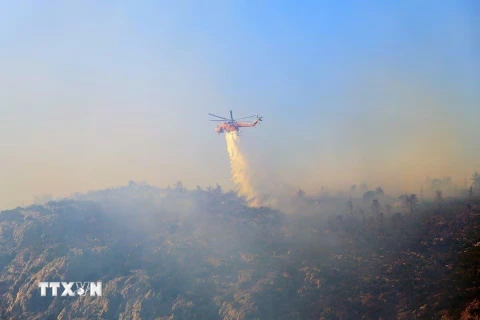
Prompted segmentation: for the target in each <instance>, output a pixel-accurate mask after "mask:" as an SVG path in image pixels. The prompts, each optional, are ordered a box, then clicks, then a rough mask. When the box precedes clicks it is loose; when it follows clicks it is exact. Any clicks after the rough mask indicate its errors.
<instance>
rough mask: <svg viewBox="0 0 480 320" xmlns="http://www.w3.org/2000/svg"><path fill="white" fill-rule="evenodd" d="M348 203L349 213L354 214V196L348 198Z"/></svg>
mask: <svg viewBox="0 0 480 320" xmlns="http://www.w3.org/2000/svg"><path fill="white" fill-rule="evenodd" d="M346 205H347V213H348V214H349V215H353V203H352V198H350V199H348V201H347V202H346Z"/></svg>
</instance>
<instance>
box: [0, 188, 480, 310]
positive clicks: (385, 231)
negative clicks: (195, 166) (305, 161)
mask: <svg viewBox="0 0 480 320" xmlns="http://www.w3.org/2000/svg"><path fill="white" fill-rule="evenodd" d="M296 201H299V200H298V199H297V200H296ZM299 207H301V206H299ZM479 208H480V201H478V199H477V200H474V199H473V200H468V201H467V200H458V199H451V200H448V201H445V203H444V204H443V206H442V207H438V206H437V205H434V204H429V203H423V204H421V205H420V206H419V208H418V209H417V210H416V211H414V212H409V211H408V210H404V211H402V210H399V212H396V213H395V214H390V215H384V214H383V213H381V214H374V213H373V212H372V213H368V212H367V213H366V214H364V215H362V214H360V213H355V212H359V211H358V210H359V209H360V207H359V208H358V210H354V212H353V214H348V215H343V216H337V215H325V214H302V213H301V212H300V213H299V214H295V215H286V214H283V213H282V212H279V211H275V210H271V209H268V208H260V209H252V208H248V207H246V206H244V203H243V201H242V200H241V199H238V198H237V197H236V196H235V194H233V193H222V192H221V190H209V191H204V190H196V191H186V190H183V189H182V190H175V191H173V190H161V189H157V188H153V187H149V186H138V185H130V186H128V187H123V188H117V189H111V190H104V191H99V192H93V193H89V194H87V195H79V196H77V197H76V199H75V200H65V201H60V202H49V203H48V204H46V205H43V206H38V205H36V206H30V207H27V208H17V209H14V210H8V211H3V212H2V213H1V214H0V312H1V314H0V318H2V319H4V318H5V319H9V318H11V319H92V318H98V319H362V318H363V319H379V318H382V319H425V318H429V319H431V318H433V319H450V318H452V319H456V318H460V317H461V318H462V319H478V317H479V314H480V313H479V307H480V301H479V300H475V298H476V297H479V296H480V270H479V267H478V266H480V209H479ZM39 281H102V282H103V296H102V297H88V296H86V297H41V296H40V290H39V288H38V282H39ZM442 317H443V318H442Z"/></svg>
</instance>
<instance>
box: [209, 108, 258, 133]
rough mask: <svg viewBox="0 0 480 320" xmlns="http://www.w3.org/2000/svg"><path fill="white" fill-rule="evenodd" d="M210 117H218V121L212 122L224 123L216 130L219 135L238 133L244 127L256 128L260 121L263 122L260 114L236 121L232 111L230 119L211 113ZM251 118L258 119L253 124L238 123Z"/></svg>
mask: <svg viewBox="0 0 480 320" xmlns="http://www.w3.org/2000/svg"><path fill="white" fill-rule="evenodd" d="M209 115H210V116H212V117H216V118H218V119H211V120H210V121H223V124H219V125H218V126H217V127H216V128H215V132H216V133H217V134H220V133H224V132H226V133H232V132H238V131H239V130H240V128H244V127H254V126H255V125H256V124H257V123H258V122H259V121H262V117H259V116H258V114H257V115H254V116H248V117H243V118H239V119H234V118H233V113H232V110H230V119H228V118H225V117H220V116H217V115H215V114H211V113H209ZM250 118H256V119H255V120H254V121H252V122H238V120H244V119H250Z"/></svg>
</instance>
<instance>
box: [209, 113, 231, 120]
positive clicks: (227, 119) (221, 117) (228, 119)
mask: <svg viewBox="0 0 480 320" xmlns="http://www.w3.org/2000/svg"><path fill="white" fill-rule="evenodd" d="M209 115H211V116H212V117H217V118H220V119H223V120H227V121H229V119H227V118H224V117H219V116H217V115H214V114H211V113H209Z"/></svg>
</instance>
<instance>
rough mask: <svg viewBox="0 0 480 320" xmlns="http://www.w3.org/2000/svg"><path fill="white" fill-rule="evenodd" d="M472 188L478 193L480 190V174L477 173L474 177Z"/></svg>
mask: <svg viewBox="0 0 480 320" xmlns="http://www.w3.org/2000/svg"><path fill="white" fill-rule="evenodd" d="M472 187H473V189H474V190H475V192H478V191H479V190H480V174H479V173H478V172H476V171H475V173H474V174H473V176H472Z"/></svg>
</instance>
